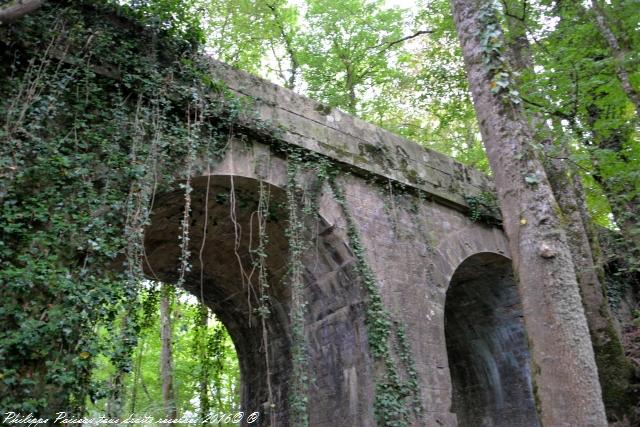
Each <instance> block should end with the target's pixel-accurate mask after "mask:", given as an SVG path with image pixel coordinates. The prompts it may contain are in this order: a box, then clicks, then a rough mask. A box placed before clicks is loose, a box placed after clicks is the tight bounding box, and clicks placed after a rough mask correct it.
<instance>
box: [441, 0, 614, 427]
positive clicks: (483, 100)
mask: <svg viewBox="0 0 640 427" xmlns="http://www.w3.org/2000/svg"><path fill="white" fill-rule="evenodd" d="M452 5H453V16H454V21H455V23H456V28H457V32H458V37H459V39H460V43H461V46H462V53H463V56H464V59H465V64H466V69H467V74H468V79H469V85H470V89H471V93H472V95H473V101H474V105H475V110H476V115H477V117H478V122H479V125H480V131H481V133H482V138H483V142H484V145H485V148H486V151H487V157H488V159H489V163H490V165H491V170H492V171H493V176H494V179H495V184H496V189H497V193H498V199H499V202H500V207H501V211H502V216H503V219H504V228H505V232H506V234H507V236H508V238H509V245H510V249H511V254H512V257H513V262H514V267H515V270H516V272H517V274H518V279H519V282H518V286H519V289H520V294H521V297H522V304H523V309H524V320H525V325H526V328H527V333H528V336H529V340H530V342H531V354H532V359H533V369H532V371H533V381H534V382H535V390H536V397H537V400H538V404H539V411H540V418H541V422H542V424H543V425H545V426H560V425H584V426H588V425H592V426H605V425H606V424H607V421H606V416H605V411H604V405H603V403H602V395H601V390H600V383H599V381H598V374H597V369H596V364H595V359H594V355H593V348H592V346H591V341H590V337H589V329H588V326H587V322H586V318H585V315H584V311H583V308H582V302H581V297H580V291H579V288H578V283H577V280H576V274H575V267H574V264H573V260H572V257H571V252H570V249H569V245H568V243H567V236H566V232H565V229H564V227H563V224H562V221H561V218H560V215H559V213H558V212H559V209H558V205H557V202H556V200H555V197H554V195H553V191H552V188H551V185H550V184H549V180H548V178H547V174H546V172H545V170H544V167H543V165H542V162H541V160H540V158H539V153H537V152H536V150H535V149H534V146H533V144H532V142H533V133H532V130H531V129H530V128H529V125H528V123H527V120H526V117H525V115H524V111H523V109H522V106H521V101H520V98H519V94H518V93H517V91H516V90H515V87H514V85H515V82H514V80H513V75H512V71H511V69H510V66H509V63H508V61H507V58H506V54H505V42H504V38H503V35H502V31H501V27H500V24H499V21H498V19H497V17H496V14H495V10H494V8H493V3H492V2H491V1H489V0H472V1H468V0H452Z"/></svg>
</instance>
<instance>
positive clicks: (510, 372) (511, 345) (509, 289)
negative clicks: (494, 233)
mask: <svg viewBox="0 0 640 427" xmlns="http://www.w3.org/2000/svg"><path fill="white" fill-rule="evenodd" d="M445 336H446V342H447V354H448V359H449V369H450V372H451V382H452V386H453V395H452V408H451V412H454V413H455V414H456V415H457V418H458V425H459V426H461V427H478V426H488V427H489V426H490V427H494V426H496V427H497V426H501V427H520V426H522V427H524V426H527V427H530V426H531V427H533V426H538V425H539V422H538V417H537V413H536V409H535V401H534V397H533V391H532V387H531V375H530V370H529V350H528V347H527V339H526V333H525V329H524V323H523V319H522V307H521V304H520V298H519V295H518V291H517V288H516V281H515V278H514V275H513V271H512V267H511V261H510V260H509V259H507V258H505V257H503V256H500V255H497V254H492V253H481V254H476V255H474V256H472V257H470V258H467V259H466V260H465V261H464V262H463V263H462V264H461V265H460V266H459V267H458V269H457V270H456V272H455V274H454V275H453V278H452V279H451V284H450V286H449V290H448V291H447V298H446V303H445Z"/></svg>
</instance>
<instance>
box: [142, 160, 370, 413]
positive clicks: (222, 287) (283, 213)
mask: <svg viewBox="0 0 640 427" xmlns="http://www.w3.org/2000/svg"><path fill="white" fill-rule="evenodd" d="M241 154H242V153H241ZM244 155H245V157H244V158H241V157H240V155H238V156H236V158H235V159H234V161H229V157H227V158H225V159H224V160H223V161H222V162H221V163H220V164H219V165H218V166H217V167H216V168H215V170H214V174H212V175H208V176H199V177H197V178H193V180H192V184H191V185H192V187H193V191H192V193H191V198H192V202H191V206H192V209H191V215H190V242H189V248H190V252H191V258H190V260H191V264H192V269H191V271H190V272H189V273H188V274H187V276H186V277H185V283H184V287H185V288H186V289H187V290H188V291H190V292H191V293H193V294H194V295H195V296H197V297H200V296H201V295H202V296H203V297H204V302H205V304H207V306H208V307H210V308H211V309H212V310H213V311H214V313H215V314H216V316H217V317H218V318H219V319H220V320H221V321H222V322H223V323H224V325H225V326H226V328H227V330H228V331H229V334H230V335H231V338H232V339H233V341H234V344H235V347H236V352H237V355H238V361H239V365H240V374H241V383H242V384H241V408H242V410H244V411H245V412H247V413H250V412H253V411H259V412H260V414H261V420H262V424H259V425H269V419H268V417H265V415H266V414H268V411H269V408H267V407H265V404H266V403H267V401H268V398H267V396H268V393H267V386H268V384H267V381H266V374H265V372H266V366H265V363H266V361H265V353H264V346H263V343H262V328H261V326H260V322H259V318H258V316H256V313H255V310H254V309H255V308H256V307H257V300H256V296H255V290H257V284H256V283H255V278H256V277H257V276H256V274H255V273H254V274H253V275H252V276H251V274H250V273H247V275H248V276H251V277H252V282H253V283H252V284H253V290H250V289H249V287H248V285H247V283H248V281H247V280H244V281H243V280H242V279H241V275H240V274H241V273H240V270H239V263H240V262H241V263H242V264H243V266H245V270H250V269H251V262H250V261H251V251H250V250H249V246H250V245H251V247H252V248H255V245H256V242H257V235H256V231H255V230H256V223H255V221H256V219H255V215H254V213H255V211H256V208H257V202H258V198H259V191H258V186H259V181H260V180H262V179H261V178H260V174H257V173H254V170H253V167H254V166H255V165H256V164H257V162H255V158H256V156H254V155H253V154H251V151H249V152H248V154H247V153H245V154H244ZM269 161H270V162H271V163H272V167H270V168H269V169H268V170H269V173H270V174H269V176H268V177H266V178H265V179H264V180H263V181H262V182H263V184H264V186H265V187H266V188H267V189H268V192H269V198H270V206H271V208H270V210H269V212H270V214H269V221H268V223H267V235H268V244H267V247H266V252H267V258H266V264H267V271H268V282H269V296H270V304H271V308H272V310H271V314H270V316H269V320H268V322H267V331H268V337H269V343H268V348H269V356H270V361H271V363H270V368H271V373H272V375H271V388H272V391H273V397H274V403H275V405H276V406H275V408H273V411H274V413H275V418H276V420H275V425H278V426H288V425H290V420H289V415H290V414H289V406H290V398H291V391H290V385H291V380H292V378H291V372H292V333H291V324H290V318H289V315H290V310H291V287H290V284H289V283H288V282H287V270H288V262H289V258H288V257H289V247H288V239H287V236H286V228H287V223H288V214H287V194H286V191H285V188H284V187H285V184H284V182H286V181H285V180H284V179H283V178H284V177H286V175H284V174H282V173H281V172H282V171H285V170H286V168H284V167H283V166H286V164H285V163H284V162H283V161H282V160H281V159H279V158H276V157H272V158H271V159H270V160H269ZM258 163H259V162H258ZM274 164H275V167H274V166H273V165H274ZM247 165H250V167H247ZM255 167H256V168H258V166H255ZM195 169H196V170H198V171H202V169H203V168H202V167H201V166H200V167H196V168H195ZM236 172H237V173H238V174H236ZM299 179H300V184H301V186H302V187H305V188H308V187H313V186H315V185H317V182H316V181H314V180H313V179H314V178H313V177H310V176H307V175H302V176H300V177H299ZM232 183H233V188H234V191H235V194H236V196H235V199H236V212H235V223H237V224H238V226H239V227H240V229H241V230H242V231H241V236H240V238H239V246H238V247H237V248H236V246H235V243H236V235H235V226H234V220H232V219H231V217H230V208H231V206H230V200H229V194H230V189H231V186H232ZM207 188H208V194H209V198H208V204H206V203H205V201H206V194H207ZM307 196H308V194H306V195H305V197H307ZM318 201H319V210H320V211H322V212H324V210H327V209H328V210H329V211H330V212H332V213H333V214H335V215H337V217H339V216H340V214H338V212H339V209H340V208H339V206H338V205H337V203H336V202H335V201H333V200H332V196H331V195H330V191H329V189H328V187H327V186H326V184H325V186H324V187H322V188H320V189H319V194H318ZM154 206H155V207H154V209H153V213H152V218H151V224H150V225H149V226H148V228H147V230H146V232H145V248H146V252H147V274H148V276H149V277H151V278H157V279H159V280H161V281H163V282H166V283H176V281H177V279H178V271H179V264H180V256H181V250H180V245H179V240H178V236H179V235H180V225H181V221H182V217H183V210H184V189H180V188H176V189H174V190H172V191H168V192H165V193H163V194H161V195H159V196H157V197H156V201H155V203H154ZM205 206H207V208H206V209H205ZM323 209H324V210H323ZM252 215H253V216H252ZM328 216H330V215H327V214H325V215H324V216H323V215H322V214H319V215H309V216H308V218H307V219H306V222H305V224H304V229H305V233H306V238H307V240H308V242H310V244H309V246H308V248H307V250H306V251H305V252H304V253H303V254H302V262H303V265H304V272H303V276H304V279H303V280H304V297H305V299H306V301H307V302H308V305H307V313H306V315H305V325H304V329H305V335H306V336H307V337H308V341H309V342H308V356H309V366H308V370H309V372H308V374H309V375H308V377H309V379H310V381H309V394H308V399H309V402H310V404H309V421H310V424H311V425H317V426H324V425H327V426H329V425H333V423H334V422H335V419H337V418H336V417H338V418H339V419H341V420H344V421H345V423H347V424H349V425H370V421H369V419H370V416H371V410H370V408H371V405H372V403H373V402H372V396H362V395H360V393H359V390H362V389H369V388H371V387H373V384H372V379H371V378H372V377H373V376H372V372H371V369H372V368H371V363H370V360H369V358H370V356H369V353H368V344H367V337H366V333H365V326H364V303H363V300H364V294H363V291H362V288H361V286H359V285H355V284H356V283H358V282H359V275H358V273H357V271H356V269H355V263H354V255H353V253H352V252H351V249H350V248H349V245H348V244H347V237H346V235H344V232H343V230H341V229H338V228H337V227H336V226H335V223H329V222H328V220H326V219H325V217H328ZM205 217H206V218H207V233H206V236H205V235H204V233H203V229H204V220H205ZM330 217H331V218H332V220H336V218H334V217H332V216H330ZM252 224H253V225H252ZM251 230H253V231H251ZM203 239H205V246H204V251H203V257H202V258H203V261H204V263H203V268H202V269H201V265H200V261H199V258H200V257H199V251H200V248H201V245H202V241H203ZM201 272H202V278H203V280H202V288H201V280H200V274H201ZM243 282H244V283H245V284H244V286H243ZM252 425H256V424H252Z"/></svg>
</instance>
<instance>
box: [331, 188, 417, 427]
mask: <svg viewBox="0 0 640 427" xmlns="http://www.w3.org/2000/svg"><path fill="white" fill-rule="evenodd" d="M329 184H330V186H331V190H332V191H333V194H334V196H335V200H336V201H337V202H338V204H339V205H340V207H341V208H342V212H343V214H344V216H345V219H346V222H347V236H348V238H349V243H350V245H351V249H352V251H353V253H354V255H355V258H356V270H357V272H358V274H359V275H360V277H361V280H362V282H363V285H364V288H365V290H366V292H367V301H366V311H365V315H366V318H365V323H366V326H367V337H368V342H369V348H370V349H371V353H372V356H373V357H374V359H376V360H378V361H381V362H382V363H383V365H384V368H385V369H384V374H383V375H382V376H381V377H380V378H377V379H376V395H375V415H376V420H377V422H378V424H379V425H380V426H407V425H409V422H410V418H411V416H412V414H414V415H415V416H417V417H419V416H420V415H421V413H422V411H423V408H422V401H421V396H420V387H419V382H418V375H417V371H416V368H415V362H414V360H413V357H412V355H411V350H410V348H409V345H408V343H407V340H406V332H405V331H404V327H403V326H402V324H401V323H399V322H397V321H394V320H393V319H392V317H391V313H389V311H387V309H386V308H385V306H384V303H383V301H382V296H381V295H380V292H379V290H378V289H379V286H378V283H377V280H376V278H375V275H374V273H373V270H372V269H371V267H370V266H369V263H368V262H367V259H366V254H365V249H364V245H363V244H362V241H361V239H360V234H359V233H358V229H357V227H356V223H355V220H354V219H353V217H352V216H351V213H350V211H349V208H348V205H347V201H346V198H345V195H344V191H343V190H342V188H341V187H340V186H339V185H338V183H337V181H336V179H335V177H332V179H330V180H329ZM392 349H395V352H396V354H397V356H398V357H399V359H400V361H401V362H402V365H403V367H404V368H405V376H406V380H404V381H403V380H402V379H401V377H400V373H399V372H398V369H397V365H398V364H397V362H396V360H395V358H394V356H393V355H392ZM410 397H411V399H410V400H409V402H407V398H410Z"/></svg>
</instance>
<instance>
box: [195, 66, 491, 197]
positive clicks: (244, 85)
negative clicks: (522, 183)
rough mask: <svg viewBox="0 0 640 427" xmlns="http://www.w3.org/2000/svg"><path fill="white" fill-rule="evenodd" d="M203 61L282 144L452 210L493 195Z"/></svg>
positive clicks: (442, 159) (419, 154)
mask: <svg viewBox="0 0 640 427" xmlns="http://www.w3.org/2000/svg"><path fill="white" fill-rule="evenodd" d="M206 61H207V62H208V68H209V70H210V73H211V75H212V76H213V77H214V78H216V79H218V80H219V81H220V82H222V83H223V84H224V85H225V86H227V87H228V88H229V89H230V90H231V91H233V92H234V93H236V94H237V95H239V96H243V97H250V98H252V99H253V100H255V106H256V111H257V114H258V117H259V118H260V119H264V120H267V121H269V122H271V123H272V124H273V125H275V126H277V127H279V128H281V129H282V132H281V134H280V135H279V138H280V139H282V141H283V142H285V143H287V144H292V145H294V146H299V147H302V148H305V149H307V150H310V151H313V152H315V153H319V154H322V155H324V156H327V157H329V158H331V159H333V160H335V161H338V162H340V163H342V164H344V165H346V166H348V167H351V168H352V169H355V170H356V171H359V172H361V173H364V174H373V175H377V176H379V177H381V178H383V179H384V180H392V181H394V182H396V183H398V184H401V185H404V186H406V187H410V188H414V189H416V190H421V191H424V192H426V193H428V194H430V195H432V196H433V197H434V198H435V199H436V200H438V201H439V202H441V203H444V204H447V205H453V206H452V207H454V208H458V209H464V208H466V207H467V202H466V201H465V197H470V196H471V197H473V196H478V195H479V194H481V193H482V192H485V191H489V192H493V183H492V181H491V179H490V178H489V177H487V176H486V175H485V174H483V173H482V172H480V171H478V170H476V169H473V168H470V167H468V166H465V165H463V164H461V163H459V162H457V161H455V160H453V159H452V158H450V157H448V156H446V155H444V154H441V153H438V152H436V151H433V150H430V149H428V148H424V147H422V146H420V145H418V144H416V143H415V142H412V141H409V140H407V139H405V138H402V137H400V136H398V135H395V134H393V133H391V132H389V131H386V130H384V129H381V128H380V127H377V126H375V125H372V124H370V123H367V122H365V121H363V120H360V119H358V118H356V117H353V116H351V115H348V114H346V113H344V112H342V111H340V110H338V109H336V108H331V107H328V106H326V105H323V104H321V103H319V102H316V101H314V100H311V99H309V98H306V97H304V96H301V95H298V94H296V93H294V92H293V91H291V90H289V89H286V88H284V87H281V86H278V85H275V84H273V83H270V82H268V81H266V80H264V79H261V78H259V77H256V76H253V75H251V74H248V73H246V72H243V71H239V70H236V69H234V68H232V67H230V66H229V65H227V64H224V63H221V62H218V61H216V60H213V59H210V58H208V59H206Z"/></svg>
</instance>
